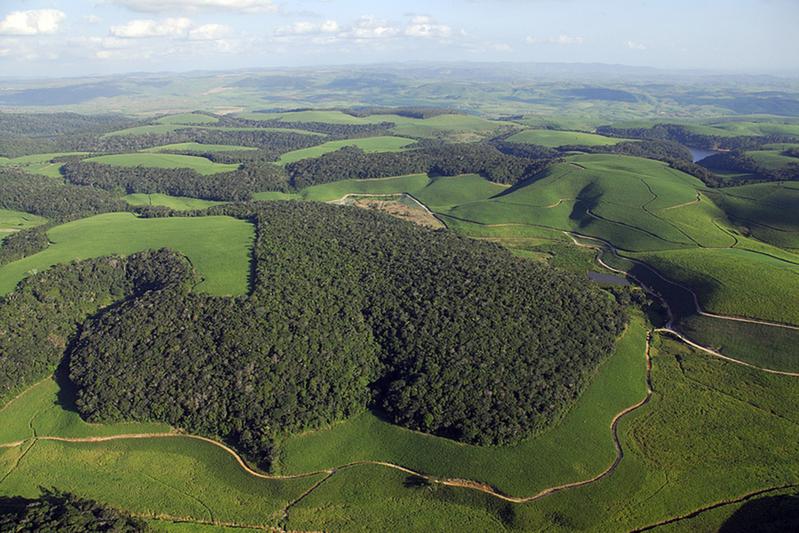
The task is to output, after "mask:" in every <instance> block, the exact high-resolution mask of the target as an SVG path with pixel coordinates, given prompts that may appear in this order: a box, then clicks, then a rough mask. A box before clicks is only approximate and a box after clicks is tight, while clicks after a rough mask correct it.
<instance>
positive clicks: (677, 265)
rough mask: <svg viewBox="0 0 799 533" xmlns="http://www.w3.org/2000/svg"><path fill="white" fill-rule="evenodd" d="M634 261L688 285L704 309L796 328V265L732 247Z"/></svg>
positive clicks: (798, 296) (798, 292)
mask: <svg viewBox="0 0 799 533" xmlns="http://www.w3.org/2000/svg"><path fill="white" fill-rule="evenodd" d="M635 257H636V258H637V259H640V260H642V261H644V262H646V263H648V264H649V265H651V266H653V267H654V268H656V269H657V270H659V271H660V272H661V273H662V274H664V275H665V276H666V277H667V278H669V279H671V280H674V281H676V282H678V283H681V284H683V285H686V286H688V287H690V288H691V289H692V290H693V291H694V292H696V294H697V296H698V297H699V301H700V302H701V305H702V306H703V308H704V310H705V311H709V312H713V313H719V314H724V315H733V316H744V317H750V318H761V319H765V320H771V321H775V322H786V323H791V324H799V283H796V279H797V276H798V275H799V264H793V263H789V262H786V261H780V260H778V259H775V258H774V257H770V256H767V255H764V254H757V253H753V252H749V251H747V250H739V249H736V248H727V249H694V250H669V251H664V252H654V253H646V254H635ZM763 272H768V275H767V276H764V275H762V273H763ZM777 302H779V303H777Z"/></svg>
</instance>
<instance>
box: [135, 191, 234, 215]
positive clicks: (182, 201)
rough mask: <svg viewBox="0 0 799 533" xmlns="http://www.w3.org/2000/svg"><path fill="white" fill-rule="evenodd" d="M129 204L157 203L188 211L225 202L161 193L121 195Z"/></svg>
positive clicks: (176, 209)
mask: <svg viewBox="0 0 799 533" xmlns="http://www.w3.org/2000/svg"><path fill="white" fill-rule="evenodd" d="M122 199H123V200H125V201H126V202H127V203H128V204H130V205H135V206H144V205H157V206H162V207H168V208H170V209H174V210H175V211H190V210H192V209H205V208H207V207H211V206H214V205H220V204H223V203H225V202H216V201H213V200H202V199H200V198H189V197H187V196H170V195H168V194H161V193H153V194H147V193H134V194H128V195H126V196H123V197H122Z"/></svg>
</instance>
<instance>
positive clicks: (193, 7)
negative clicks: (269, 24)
mask: <svg viewBox="0 0 799 533" xmlns="http://www.w3.org/2000/svg"><path fill="white" fill-rule="evenodd" d="M105 3H107V4H116V5H120V6H124V7H127V8H128V9H131V10H133V11H139V12H144V13H159V12H165V11H200V10H212V9H213V10H224V11H241V12H244V13H274V12H276V11H278V6H277V5H275V3H274V2H273V1H272V0H105Z"/></svg>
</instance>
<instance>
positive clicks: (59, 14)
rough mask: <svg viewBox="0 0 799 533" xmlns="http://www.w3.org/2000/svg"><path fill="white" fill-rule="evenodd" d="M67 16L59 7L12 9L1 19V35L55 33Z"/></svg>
mask: <svg viewBox="0 0 799 533" xmlns="http://www.w3.org/2000/svg"><path fill="white" fill-rule="evenodd" d="M65 18H66V15H65V14H64V12H63V11H59V10H57V9H34V10H31V11H12V12H11V13H9V14H8V15H6V16H5V18H4V19H3V20H0V35H39V34H48V33H55V32H56V31H58V27H59V26H60V24H61V22H62V21H63V20H64V19H65Z"/></svg>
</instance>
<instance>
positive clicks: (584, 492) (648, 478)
mask: <svg viewBox="0 0 799 533" xmlns="http://www.w3.org/2000/svg"><path fill="white" fill-rule="evenodd" d="M651 353H652V356H653V369H652V380H653V388H654V393H653V396H652V399H651V401H650V403H649V404H648V405H646V406H645V407H643V408H642V409H640V410H639V411H637V412H636V413H634V414H632V415H630V416H629V417H627V418H625V419H623V420H622V422H621V423H620V428H619V430H620V438H621V441H622V446H623V449H624V452H625V455H624V459H623V460H622V462H621V463H620V465H619V467H618V469H617V470H616V471H615V472H614V473H613V474H612V475H611V476H608V477H606V478H604V479H602V480H600V481H598V482H596V483H593V484H590V485H587V486H584V487H581V488H575V489H571V490H565V491H562V492H559V493H556V494H553V495H550V496H547V497H545V498H543V499H541V500H538V501H535V502H531V503H526V504H509V503H505V502H501V501H498V500H496V499H491V498H487V497H486V498H484V497H482V496H481V495H479V494H475V493H466V492H463V491H461V492H457V491H453V490H452V489H450V488H447V487H440V486H435V485H434V486H425V485H423V484H414V482H413V480H412V479H409V478H407V477H403V476H400V475H397V476H394V480H393V482H392V481H391V476H389V475H384V476H381V477H380V478H377V479H371V478H369V477H367V476H365V475H360V474H361V472H362V471H357V470H352V471H349V472H348V473H347V476H348V478H349V483H348V484H344V483H342V479H344V476H341V477H338V474H337V476H334V477H333V478H331V480H330V482H326V483H325V484H323V485H322V486H321V487H320V488H319V489H317V490H316V491H314V492H313V493H312V494H311V495H310V496H309V497H308V498H305V499H304V500H303V501H301V502H300V503H298V504H297V505H296V506H295V507H293V508H292V511H291V513H290V515H289V525H290V526H293V527H295V528H298V529H299V528H302V529H306V530H308V529H332V530H336V529H345V530H350V529H351V530H354V531H357V530H359V529H358V528H359V525H358V524H359V522H360V521H359V517H360V516H361V513H364V516H368V517H369V520H370V521H371V520H374V521H375V522H373V523H375V524H379V525H380V526H381V527H382V526H383V525H385V526H386V527H391V526H393V525H394V524H399V523H401V522H400V521H401V517H402V511H401V510H402V509H403V508H406V509H408V510H409V514H413V515H414V516H413V517H412V518H408V520H410V522H409V523H411V524H415V523H416V521H417V520H418V521H419V522H423V521H424V520H427V521H428V522H429V523H432V524H436V523H439V522H441V521H445V520H446V519H447V518H452V519H453V520H457V519H458V517H459V516H466V517H468V518H467V520H470V523H472V524H475V527H476V528H477V529H481V528H487V529H490V530H495V531H502V530H506V529H507V530H523V531H540V530H546V531H574V530H586V531H606V532H616V531H629V530H631V529H634V528H639V527H645V526H648V525H650V524H653V523H656V522H658V521H661V520H665V519H669V518H672V517H674V516H679V515H682V514H687V513H689V512H691V511H693V510H695V509H699V508H701V507H703V506H705V505H708V504H710V503H713V502H716V501H720V500H723V499H727V498H735V497H738V496H740V495H742V494H746V493H748V492H750V491H754V490H760V489H763V488H768V487H770V486H777V485H780V484H784V483H791V482H793V483H797V482H799V461H797V460H796V459H795V458H796V457H797V455H796V452H797V450H799V448H797V446H799V444H797V442H799V440H797V437H799V429H797V426H796V421H798V420H799V411H797V409H796V406H795V404H794V402H791V401H790V400H789V398H791V397H792V396H793V395H795V394H797V392H799V382H798V381H797V380H796V379H795V378H790V377H785V376H772V375H768V374H764V373H762V372H759V371H757V370H753V369H748V368H744V367H741V366H738V365H734V364H731V363H726V362H723V361H720V360H718V359H713V358H709V357H707V356H705V355H703V354H700V353H697V352H694V351H691V350H689V349H688V348H686V347H685V346H683V345H681V344H678V343H676V342H674V341H671V340H669V339H667V338H661V337H657V336H656V338H655V341H654V346H653V349H652V352H651ZM750 402H751V403H750ZM783 454H786V455H783ZM786 457H789V458H790V459H788V460H787V461H786ZM336 477H338V483H336V482H335V480H336ZM328 483H330V484H328ZM401 486H404V487H406V489H405V490H402V489H401ZM373 497H374V500H372V498H373ZM420 497H423V498H427V499H428V500H429V503H428V505H426V506H423V505H420V504H419V503H418V502H417V498H420ZM370 501H372V502H373V501H377V502H380V503H385V505H386V509H385V512H382V510H383V508H382V506H381V507H380V509H381V512H374V511H370V510H369V509H368V508H369V502H370ZM724 519H725V518H724V517H723V516H722V517H720V518H718V520H721V521H723V520H724ZM708 520H712V517H708ZM370 523H372V522H370ZM708 523H709V524H711V525H712V527H709V528H708V530H709V531H714V530H716V529H717V528H718V526H719V525H720V522H710V521H709V522H708ZM487 524H490V526H489V525H487ZM403 529H410V530H419V531H422V530H424V527H423V526H419V527H415V526H414V527H408V528H403Z"/></svg>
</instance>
